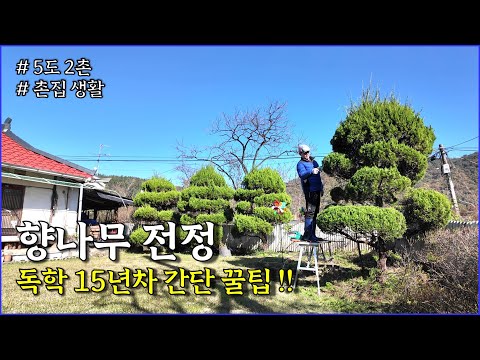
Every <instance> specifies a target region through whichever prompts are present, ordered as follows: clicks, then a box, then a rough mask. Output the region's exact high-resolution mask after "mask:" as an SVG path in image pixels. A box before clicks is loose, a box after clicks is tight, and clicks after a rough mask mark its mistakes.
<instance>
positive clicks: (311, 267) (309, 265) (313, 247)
mask: <svg viewBox="0 0 480 360" xmlns="http://www.w3.org/2000/svg"><path fill="white" fill-rule="evenodd" d="M324 243H327V242H326V241H325V242H323V241H322V242H308V241H299V242H298V243H297V245H298V247H299V252H298V261H297V269H296V272H295V280H294V281H293V289H295V287H296V285H297V280H298V275H299V273H300V271H302V270H303V271H310V272H314V273H315V277H316V281H317V292H318V295H320V294H321V291H320V275H319V270H318V255H319V252H321V254H322V257H323V260H324V261H327V258H326V256H325V252H324V250H323V244H324ZM328 250H329V255H330V259H329V260H331V259H332V251H331V247H330V243H329V242H328ZM304 258H306V259H305V260H306V261H305V264H304Z"/></svg>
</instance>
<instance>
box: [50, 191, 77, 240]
mask: <svg viewBox="0 0 480 360" xmlns="http://www.w3.org/2000/svg"><path fill="white" fill-rule="evenodd" d="M57 194H58V200H57V209H56V210H55V214H54V216H53V219H52V222H51V225H53V226H58V227H62V228H64V229H65V230H66V231H67V234H69V235H73V234H75V232H76V228H77V208H78V196H79V194H80V191H79V189H77V188H68V187H63V186H57Z"/></svg>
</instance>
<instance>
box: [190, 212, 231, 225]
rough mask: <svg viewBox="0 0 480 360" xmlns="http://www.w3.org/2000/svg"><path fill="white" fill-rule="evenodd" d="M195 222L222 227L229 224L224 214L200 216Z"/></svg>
mask: <svg viewBox="0 0 480 360" xmlns="http://www.w3.org/2000/svg"><path fill="white" fill-rule="evenodd" d="M195 221H196V222H197V224H201V223H205V222H211V223H214V224H217V225H221V224H225V223H226V222H227V218H226V217H225V214H224V213H215V214H199V215H198V216H197V218H196V219H195Z"/></svg>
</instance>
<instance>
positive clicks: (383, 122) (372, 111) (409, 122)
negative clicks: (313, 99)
mask: <svg viewBox="0 0 480 360" xmlns="http://www.w3.org/2000/svg"><path fill="white" fill-rule="evenodd" d="M394 138H395V139H397V140H398V142H399V143H401V144H405V145H407V146H409V147H411V148H413V149H415V150H417V151H419V152H420V153H422V154H424V155H425V156H428V155H429V154H430V153H431V152H432V147H433V143H434V141H435V135H434V132H433V129H432V128H431V127H427V126H425V125H424V123H423V119H422V118H421V117H420V115H419V114H418V113H416V112H415V111H414V110H413V109H412V108H411V107H410V106H408V105H403V104H400V103H399V101H398V100H397V99H396V98H395V97H394V96H393V95H392V96H390V97H389V98H385V99H381V98H380V96H379V94H378V92H377V93H376V94H375V95H374V96H372V94H371V92H370V91H369V90H367V91H365V92H364V93H363V94H362V99H361V102H360V104H358V105H355V104H352V106H351V107H350V109H349V110H348V114H347V117H346V119H345V120H344V121H342V122H341V123H340V126H339V127H338V128H337V130H336V131H335V134H334V136H333V138H332V140H331V141H330V144H331V145H332V149H333V151H334V152H339V153H342V154H347V157H348V158H350V159H352V160H353V159H356V158H357V156H358V154H359V152H360V148H361V147H362V146H363V145H364V144H370V143H374V142H376V141H388V140H390V139H394Z"/></svg>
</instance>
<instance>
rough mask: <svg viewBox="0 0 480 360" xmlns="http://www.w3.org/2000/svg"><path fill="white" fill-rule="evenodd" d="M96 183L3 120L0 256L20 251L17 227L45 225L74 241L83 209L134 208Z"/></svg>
mask: <svg viewBox="0 0 480 360" xmlns="http://www.w3.org/2000/svg"><path fill="white" fill-rule="evenodd" d="M99 180H100V179H98V178H97V177H96V176H94V172H93V171H92V170H89V169H86V168H84V167H81V166H79V165H77V164H74V163H71V162H69V161H66V160H64V159H61V158H59V157H56V156H54V155H52V154H49V153H47V152H44V151H41V150H39V149H36V148H34V147H33V146H31V145H30V144H28V143H27V142H26V141H24V140H22V139H21V138H20V137H18V136H17V135H15V134H14V133H13V132H12V131H11V119H10V118H8V119H7V120H6V121H5V123H4V124H2V237H1V243H2V254H3V250H4V249H5V248H6V249H21V248H22V247H23V244H22V243H21V242H20V238H19V235H20V234H19V232H18V231H17V229H16V227H17V226H18V225H22V224H24V223H23V222H25V221H30V222H32V223H33V224H36V225H38V224H39V221H44V222H46V223H48V224H49V225H50V226H52V227H60V228H63V229H64V230H65V235H66V237H67V238H75V235H76V234H77V231H78V230H77V229H78V226H77V225H78V224H77V221H84V217H83V216H82V215H85V210H89V211H91V212H93V213H94V214H95V215H96V212H97V211H99V210H112V209H113V210H115V209H118V208H119V207H121V206H127V205H130V206H131V205H133V201H132V200H131V199H127V198H122V197H120V196H119V195H117V194H112V193H111V192H109V191H106V190H104V187H105V184H102V183H101V181H99ZM19 253H21V252H19ZM2 258H3V257H2Z"/></svg>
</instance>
